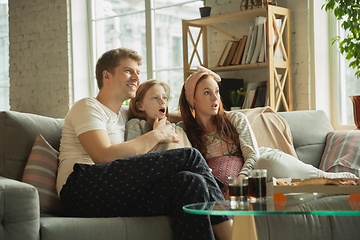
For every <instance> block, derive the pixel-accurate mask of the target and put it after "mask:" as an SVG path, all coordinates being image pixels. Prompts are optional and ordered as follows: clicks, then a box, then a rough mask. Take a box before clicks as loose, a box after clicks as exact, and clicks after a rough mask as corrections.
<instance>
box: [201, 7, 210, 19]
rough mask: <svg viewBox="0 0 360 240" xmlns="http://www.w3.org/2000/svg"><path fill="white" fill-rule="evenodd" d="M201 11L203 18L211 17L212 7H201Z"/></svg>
mask: <svg viewBox="0 0 360 240" xmlns="http://www.w3.org/2000/svg"><path fill="white" fill-rule="evenodd" d="M199 10H200V16H201V17H209V16H210V12H211V7H201V8H199Z"/></svg>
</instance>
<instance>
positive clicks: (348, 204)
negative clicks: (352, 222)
mask: <svg viewBox="0 0 360 240" xmlns="http://www.w3.org/2000/svg"><path fill="white" fill-rule="evenodd" d="M283 197H284V198H283V199H281V201H278V200H277V199H276V198H275V199H276V201H274V197H267V198H266V199H265V200H262V201H257V202H254V203H250V202H249V201H246V202H240V203H237V205H236V206H233V204H230V201H228V200H226V201H219V202H205V203H194V204H189V205H186V206H184V207H183V210H184V212H186V213H190V214H198V215H213V216H214V215H233V216H234V222H233V230H232V238H231V239H232V240H239V239H248V240H257V233H256V226H255V220H254V216H255V215H272V214H311V215H359V216H360V198H359V195H355V196H354V195H352V196H350V195H334V194H333V195H332V196H329V194H320V193H296V194H284V195H283Z"/></svg>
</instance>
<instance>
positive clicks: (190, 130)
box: [179, 74, 242, 157]
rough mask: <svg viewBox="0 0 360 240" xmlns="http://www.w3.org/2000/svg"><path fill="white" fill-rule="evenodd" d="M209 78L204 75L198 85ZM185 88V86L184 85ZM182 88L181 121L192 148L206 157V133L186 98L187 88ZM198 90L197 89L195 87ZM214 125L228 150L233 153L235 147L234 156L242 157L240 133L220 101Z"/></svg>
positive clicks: (180, 100) (207, 75)
mask: <svg viewBox="0 0 360 240" xmlns="http://www.w3.org/2000/svg"><path fill="white" fill-rule="evenodd" d="M207 77H212V78H214V77H213V76H212V75H210V74H205V75H203V76H202V77H201V78H200V79H199V81H198V82H197V84H198V83H199V82H200V81H202V80H203V79H205V78H207ZM184 86H185V85H184ZM184 86H183V88H182V90H181V94H180V99H179V107H180V112H181V119H182V121H183V123H184V126H185V129H184V130H185V132H186V134H187V137H188V138H189V140H190V142H191V144H192V146H193V147H194V148H196V149H198V150H199V151H200V153H201V154H202V155H203V156H204V157H206V152H207V146H206V137H205V131H204V130H203V128H202V127H201V126H200V125H199V124H198V123H197V121H196V119H195V114H194V113H195V109H193V108H191V107H190V106H189V103H188V102H187V100H186V96H185V88H184ZM195 89H196V87H195ZM212 120H213V123H214V124H215V126H216V131H217V133H218V135H219V137H220V139H221V140H222V141H224V142H225V143H226V144H227V147H228V150H229V151H231V150H232V149H233V148H234V146H235V148H236V153H234V154H233V155H235V156H238V157H241V156H242V154H241V149H240V140H239V133H238V132H237V131H236V129H235V127H234V126H233V125H232V124H231V122H230V119H229V117H228V116H227V114H226V112H225V110H224V107H223V104H222V101H221V99H220V102H219V110H218V113H217V114H216V115H215V116H214V117H213V119H212Z"/></svg>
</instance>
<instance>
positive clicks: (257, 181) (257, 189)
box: [249, 169, 267, 202]
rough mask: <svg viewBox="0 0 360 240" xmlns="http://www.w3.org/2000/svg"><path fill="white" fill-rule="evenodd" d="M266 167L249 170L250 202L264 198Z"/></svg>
mask: <svg viewBox="0 0 360 240" xmlns="http://www.w3.org/2000/svg"><path fill="white" fill-rule="evenodd" d="M266 175H267V171H266V169H254V170H250V171H249V198H250V202H255V201H257V200H262V199H265V198H266Z"/></svg>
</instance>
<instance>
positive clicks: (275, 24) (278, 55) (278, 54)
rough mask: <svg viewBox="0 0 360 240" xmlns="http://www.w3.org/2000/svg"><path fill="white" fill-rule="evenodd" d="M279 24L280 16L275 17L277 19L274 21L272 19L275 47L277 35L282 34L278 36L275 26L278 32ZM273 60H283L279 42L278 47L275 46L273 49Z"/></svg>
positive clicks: (277, 39) (280, 23) (280, 21)
mask: <svg viewBox="0 0 360 240" xmlns="http://www.w3.org/2000/svg"><path fill="white" fill-rule="evenodd" d="M281 25H282V19H281V18H277V19H275V21H273V28H274V48H275V45H276V44H277V42H278V41H279V37H280V38H282V36H278V34H277V32H276V29H275V28H277V29H278V31H279V32H280V28H281ZM274 50H275V49H274ZM274 60H276V61H284V55H283V52H282V50H281V47H280V44H279V45H278V47H277V49H276V51H275V55H274Z"/></svg>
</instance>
